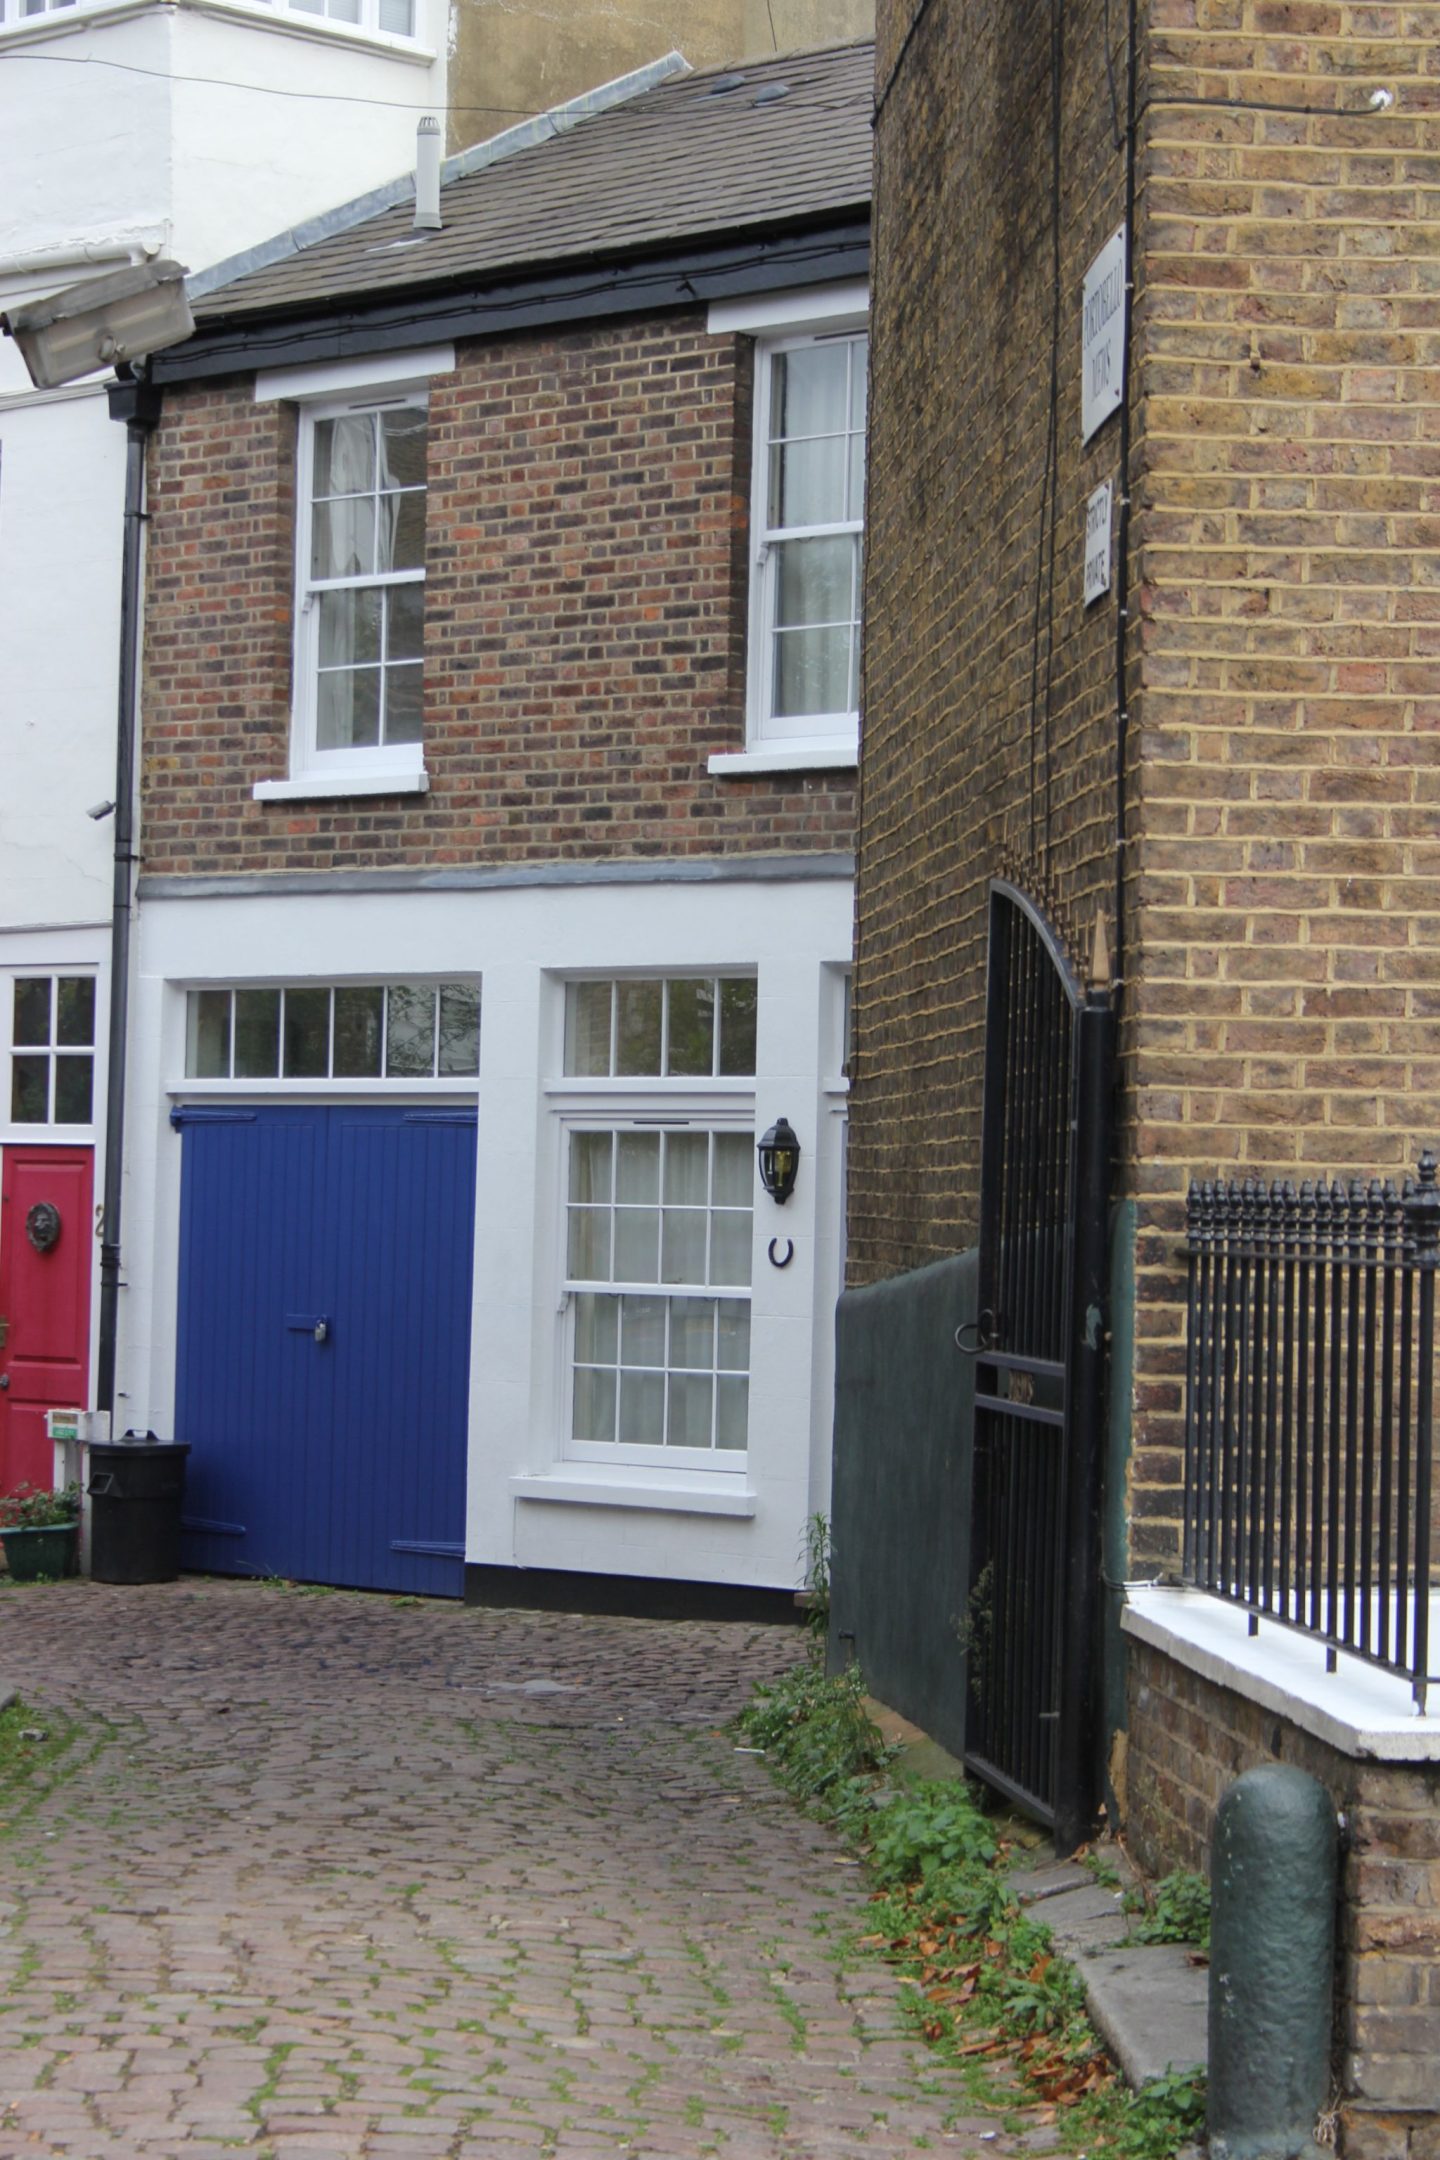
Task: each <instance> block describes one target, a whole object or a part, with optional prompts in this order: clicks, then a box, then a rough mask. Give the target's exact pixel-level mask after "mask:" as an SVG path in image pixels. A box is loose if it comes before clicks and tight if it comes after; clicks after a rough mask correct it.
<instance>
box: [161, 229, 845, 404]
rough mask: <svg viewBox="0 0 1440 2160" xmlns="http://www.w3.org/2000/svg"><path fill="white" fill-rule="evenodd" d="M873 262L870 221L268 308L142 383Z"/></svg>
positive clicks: (432, 340)
mask: <svg viewBox="0 0 1440 2160" xmlns="http://www.w3.org/2000/svg"><path fill="white" fill-rule="evenodd" d="M869 264H870V220H869V217H868V216H860V217H855V218H852V219H849V220H847V221H846V222H844V223H840V224H833V225H827V226H824V227H821V228H819V229H813V228H812V229H811V230H808V231H804V232H788V233H782V234H779V235H766V234H759V235H755V236H753V237H749V238H745V239H740V240H736V241H734V242H732V243H730V244H728V245H726V246H724V247H719V248H716V247H707V248H694V249H689V250H686V251H685V252H683V253H673V254H665V255H650V256H645V257H639V258H637V257H631V258H630V259H629V260H627V261H622V262H614V261H611V262H608V263H593V264H591V265H588V266H587V267H585V268H582V269H566V270H557V271H555V272H553V273H551V274H548V275H545V276H542V277H516V278H513V279H507V280H502V281H498V282H486V283H485V284H482V285H470V286H466V287H463V288H461V289H459V290H457V289H456V288H455V287H454V286H453V285H450V286H446V287H445V288H444V289H443V290H435V289H434V288H432V289H430V290H424V289H412V290H410V291H409V292H405V293H402V294H400V295H398V296H397V297H396V298H394V299H392V300H388V301H386V302H384V303H383V304H378V305H377V304H376V303H375V301H374V300H373V299H367V300H357V301H351V302H349V303H337V302H334V301H331V302H328V303H321V304H320V305H318V306H317V305H314V304H310V305H307V306H302V307H299V308H295V307H291V308H288V309H285V310H281V309H279V308H271V309H269V310H267V311H266V312H265V313H264V314H256V315H255V316H253V317H251V318H250V319H249V320H247V319H246V318H244V317H243V316H242V317H236V318H235V319H234V320H231V321H226V322H221V323H217V324H216V325H215V327H214V328H213V329H208V330H207V329H206V328H205V327H204V326H203V324H202V326H201V328H200V329H198V330H197V331H196V333H195V335H194V336H193V337H191V338H188V339H187V340H186V342H185V343H184V344H183V345H177V346H173V347H172V348H171V349H170V350H169V351H168V352H158V353H156V354H155V355H154V357H153V358H152V360H151V362H150V379H151V380H152V381H153V382H155V383H157V384H161V385H170V384H178V383H185V382H198V381H201V380H203V379H207V378H210V377H214V376H218V375H243V374H248V373H251V372H253V371H254V370H256V369H257V368H271V367H295V366H304V365H306V364H308V363H319V362H323V361H326V360H345V359H351V358H363V357H365V356H366V355H368V354H372V353H384V352H402V351H405V350H406V349H407V348H409V347H411V346H416V345H427V344H446V343H449V342H451V341H452V340H455V339H458V338H471V337H496V336H500V335H503V334H504V332H506V331H509V330H522V329H535V328H538V327H540V326H543V325H545V324H552V323H575V322H586V321H598V320H600V319H601V318H602V317H605V316H614V315H637V314H649V313H652V312H655V313H658V312H660V311H661V310H663V309H666V308H680V307H694V306H696V305H701V306H703V305H705V304H706V303H708V302H709V301H711V300H727V299H736V298H742V297H745V296H747V295H749V294H752V293H753V294H756V295H759V294H763V293H767V292H779V291H785V290H788V289H789V288H791V287H800V286H806V285H828V284H833V283H837V282H838V281H840V280H841V279H845V278H862V277H865V276H866V275H867V274H868V271H869Z"/></svg>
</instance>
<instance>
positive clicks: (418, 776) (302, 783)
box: [251, 770, 430, 802]
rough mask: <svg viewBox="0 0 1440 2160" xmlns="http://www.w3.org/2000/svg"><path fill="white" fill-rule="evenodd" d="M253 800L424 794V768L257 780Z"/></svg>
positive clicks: (426, 783) (427, 787) (426, 789)
mask: <svg viewBox="0 0 1440 2160" xmlns="http://www.w3.org/2000/svg"><path fill="white" fill-rule="evenodd" d="M251 792H252V794H253V795H254V797H255V800H256V802H314V801H318V800H319V798H320V797H321V796H325V795H428V794H429V792H430V775H429V773H427V772H420V771H418V770H417V771H414V772H393V773H309V774H303V773H302V774H301V776H300V777H299V778H298V779H296V780H257V781H256V783H255V786H254V788H253V789H252V790H251Z"/></svg>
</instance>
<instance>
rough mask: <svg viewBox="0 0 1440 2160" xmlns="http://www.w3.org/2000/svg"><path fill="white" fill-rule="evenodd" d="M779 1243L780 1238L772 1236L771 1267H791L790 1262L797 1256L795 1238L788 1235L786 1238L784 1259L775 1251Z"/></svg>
mask: <svg viewBox="0 0 1440 2160" xmlns="http://www.w3.org/2000/svg"><path fill="white" fill-rule="evenodd" d="M779 1243H780V1240H779V1238H778V1237H772V1238H771V1240H770V1265H771V1267H789V1265H790V1262H791V1261H792V1260H793V1259H794V1257H795V1240H794V1238H788V1237H787V1238H786V1240H785V1257H784V1259H783V1260H781V1259H780V1258H779V1257H778V1256H777V1254H776V1251H775V1248H776V1246H777V1245H778V1244H779Z"/></svg>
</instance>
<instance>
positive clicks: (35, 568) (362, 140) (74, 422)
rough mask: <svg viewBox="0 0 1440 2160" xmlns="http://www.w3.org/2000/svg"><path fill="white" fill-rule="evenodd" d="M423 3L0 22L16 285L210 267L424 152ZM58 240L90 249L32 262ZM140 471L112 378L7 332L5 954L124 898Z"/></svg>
mask: <svg viewBox="0 0 1440 2160" xmlns="http://www.w3.org/2000/svg"><path fill="white" fill-rule="evenodd" d="M418 7H419V10H420V19H421V22H422V25H424V24H425V23H426V20H427V11H428V16H429V23H428V27H429V29H430V31H431V33H432V38H433V43H432V46H431V47H430V48H429V49H428V50H426V51H424V52H421V51H419V50H418V49H417V51H416V52H415V53H411V52H408V51H403V50H402V49H400V48H398V47H396V46H393V45H381V44H379V43H378V42H377V41H375V40H373V39H372V40H369V41H368V42H367V41H365V40H363V39H360V38H357V37H354V36H351V35H345V36H333V35H331V34H329V33H327V32H326V31H324V30H317V29H316V28H315V27H314V26H313V25H310V24H307V23H305V22H304V20H303V18H296V17H294V16H292V15H289V14H288V13H287V12H286V11H285V10H284V9H283V8H282V7H280V6H278V5H277V6H275V7H272V8H261V7H259V6H258V5H257V6H255V7H251V8H249V9H244V8H239V7H236V8H229V9H225V8H218V7H202V6H197V5H188V4H182V5H179V6H174V5H168V4H167V5H158V4H157V5H151V6H141V7H138V8H137V7H131V6H126V7H123V8H117V9H112V10H106V9H94V10H91V11H89V12H85V11H77V12H76V13H75V14H74V15H71V14H70V13H69V11H66V12H65V13H62V14H60V15H52V16H43V17H39V18H35V19H34V20H33V21H30V22H26V23H24V24H22V25H21V26H20V27H19V28H18V29H7V30H5V31H3V32H0V307H4V306H6V305H8V304H13V303H14V302H16V301H18V300H21V299H26V298H35V297H38V296H40V295H42V294H44V293H48V292H53V291H56V290H58V289H60V288H61V287H63V286H65V285H67V284H73V283H76V282H79V281H80V280H81V279H82V278H83V277H85V276H87V275H91V274H100V273H102V272H104V271H107V270H113V269H115V268H117V267H119V266H120V265H119V264H117V262H116V261H114V260H99V261H94V262H89V263H87V261H86V260H85V259H84V251H85V250H86V249H89V250H91V251H92V253H96V252H98V253H100V254H102V255H103V254H105V253H107V252H108V253H109V254H110V255H112V256H113V255H114V253H115V251H116V249H117V248H122V247H124V246H125V245H127V244H128V245H130V247H131V252H132V254H133V256H134V257H135V258H136V259H140V258H141V257H143V254H144V253H145V252H146V251H148V252H150V253H154V252H156V251H164V252H168V253H172V254H175V255H177V256H178V257H179V259H180V260H181V261H183V262H185V263H187V264H188V265H189V266H190V267H191V268H192V269H199V268H201V267H203V266H204V265H205V264H207V263H209V262H213V261H214V260H216V259H217V258H219V257H223V256H228V255H230V254H232V253H234V252H235V251H236V250H238V249H240V248H243V247H249V246H251V245H254V244H255V243H257V242H259V241H261V240H264V239H267V238H269V237H270V236H271V235H272V234H273V233H275V232H276V231H279V230H283V229H284V228H286V227H288V226H290V225H293V224H295V223H297V222H298V221H300V220H302V219H304V218H307V217H310V216H313V215H314V214H316V213H317V212H320V211H323V210H327V209H330V208H333V207H334V206H335V205H336V204H337V203H341V202H344V201H346V200H348V199H349V198H350V197H352V196H355V195H357V194H361V193H363V192H364V191H366V190H367V189H369V188H372V187H375V186H378V185H379V184H380V183H382V182H383V181H386V180H388V179H391V178H393V177H395V176H396V175H397V174H399V173H401V172H404V171H405V170H407V169H408V168H409V167H410V165H411V164H412V163H413V156H414V142H415V125H416V120H417V117H418V114H417V111H416V110H414V109H413V108H415V107H421V108H424V107H426V106H427V103H434V104H435V109H436V110H437V111H443V101H444V73H445V64H446V63H445V49H446V42H447V41H446V37H445V35H444V25H443V22H437V21H436V20H435V19H434V18H435V17H436V16H443V13H444V0H418ZM195 77H213V78H218V81H216V82H210V83H205V82H200V81H195V80H190V79H189V78H195ZM241 86H243V87H241ZM311 91H314V92H319V93H323V96H322V97H321V98H319V99H318V100H316V99H311V98H309V97H307V96H304V95H301V93H306V92H311ZM282 93H283V94H282ZM37 250H58V251H65V250H69V251H71V252H72V253H73V254H74V256H75V260H74V261H73V263H71V264H70V265H69V266H68V267H64V266H54V267H51V268H48V269H42V270H32V271H30V272H29V273H25V272H23V271H21V270H19V269H16V268H15V267H13V264H14V259H15V258H17V257H21V256H30V255H33V254H34V253H35V252H36V251H37ZM6 262H9V263H11V264H12V267H11V268H9V269H8V270H7V269H6V268H5V267H4V264H5V263H6ZM124 470H125V437H124V430H123V429H122V428H120V427H118V426H116V425H115V423H113V422H112V421H111V420H110V418H109V416H108V413H107V410H106V405H105V397H104V390H103V384H102V382H101V381H100V380H99V379H98V378H92V379H91V380H89V381H88V382H87V383H85V384H82V385H67V386H65V387H64V388H62V389H60V390H57V391H51V392H37V391H35V390H33V389H32V387H31V384H30V380H29V377H28V375H27V374H26V372H25V368H24V365H23V363H22V361H21V359H20V356H19V353H18V351H17V350H16V348H15V347H14V345H13V344H12V343H11V341H10V340H9V339H8V338H6V339H0V667H3V674H0V769H3V773H4V786H3V789H0V963H3V962H4V960H5V958H6V938H7V936H8V934H9V933H11V932H12V931H14V930H17V929H25V928H30V927H33V926H35V925H38V924H46V923H59V922H63V923H70V924H79V923H89V922H99V921H101V920H102V919H106V918H108V913H109V907H110V877H111V872H110V849H111V833H112V828H111V826H110V825H109V824H108V823H99V824H97V823H95V822H93V821H92V820H90V819H89V818H87V817H86V815H85V812H86V809H87V808H88V807H89V806H90V805H92V804H95V803H97V802H101V801H104V800H106V799H108V798H109V797H110V796H111V795H112V794H113V793H114V787H115V713H116V689H117V654H118V640H119V620H120V615H119V608H120V601H119V580H120V552H121V521H122V509H123V502H124ZM142 724H143V715H142ZM107 950H108V939H105V938H102V939H101V940H100V941H99V943H98V945H97V947H96V949H95V950H94V951H93V952H92V953H91V954H90V955H89V957H90V958H91V959H93V960H95V961H102V960H103V958H104V955H105V952H106V951H107Z"/></svg>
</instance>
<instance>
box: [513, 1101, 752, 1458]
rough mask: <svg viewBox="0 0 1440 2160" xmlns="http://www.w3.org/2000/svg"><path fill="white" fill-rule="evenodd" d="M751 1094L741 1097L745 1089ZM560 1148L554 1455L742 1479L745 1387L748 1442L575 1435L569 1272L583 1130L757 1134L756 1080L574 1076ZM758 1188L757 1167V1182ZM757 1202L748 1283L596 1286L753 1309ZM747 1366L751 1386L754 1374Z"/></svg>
mask: <svg viewBox="0 0 1440 2160" xmlns="http://www.w3.org/2000/svg"><path fill="white" fill-rule="evenodd" d="M741 1089H743V1090H744V1092H743V1093H741V1092H740V1090H741ZM551 1108H552V1110H553V1111H554V1112H555V1131H556V1140H557V1150H558V1165H557V1169H558V1175H557V1180H556V1187H557V1199H558V1212H557V1217H556V1223H555V1253H556V1261H557V1268H558V1283H559V1316H560V1327H559V1331H558V1343H559V1367H560V1371H559V1377H560V1386H559V1390H558V1405H559V1413H560V1415H559V1429H558V1432H557V1435H556V1449H555V1457H556V1461H557V1464H558V1465H559V1466H561V1467H562V1468H565V1469H569V1470H572V1471H574V1472H576V1473H578V1474H580V1475H582V1476H583V1475H587V1474H594V1473H596V1472H597V1471H601V1470H603V1468H604V1466H606V1465H612V1466H614V1467H615V1468H616V1469H618V1470H621V1471H623V1472H634V1471H636V1470H650V1471H655V1472H665V1471H674V1472H678V1473H683V1475H684V1477H685V1478H686V1479H689V1478H696V1477H699V1478H708V1479H723V1478H735V1479H736V1480H738V1481H740V1482H741V1483H743V1481H744V1480H745V1478H746V1476H747V1474H748V1470H749V1464H750V1448H749V1433H750V1424H749V1407H748V1393H747V1418H746V1445H745V1447H744V1448H681V1447H671V1446H666V1445H665V1444H663V1443H658V1442H643V1443H642V1442H628V1441H622V1440H615V1441H599V1440H576V1439H574V1438H573V1437H572V1429H573V1426H574V1410H575V1295H576V1294H577V1286H576V1285H574V1284H572V1282H571V1279H570V1272H569V1242H570V1240H569V1230H570V1221H569V1193H570V1177H569V1169H570V1145H571V1141H572V1139H573V1138H574V1137H575V1135H576V1134H579V1133H586V1132H605V1133H619V1132H626V1131H630V1132H703V1133H705V1134H707V1135H708V1134H713V1133H726V1132H730V1133H735V1132H743V1133H745V1134H746V1135H747V1137H749V1138H751V1139H752V1140H753V1137H754V1126H755V1094H754V1083H753V1081H751V1080H749V1079H746V1080H744V1081H739V1082H737V1081H729V1082H720V1083H718V1084H717V1083H716V1082H714V1081H712V1082H709V1083H706V1082H704V1081H700V1082H697V1081H693V1080H690V1081H679V1082H678V1083H677V1082H676V1081H668V1082H663V1083H660V1084H659V1085H656V1084H655V1083H653V1082H649V1083H647V1082H646V1081H644V1080H641V1081H640V1082H639V1083H638V1084H637V1082H636V1081H635V1080H633V1079H631V1080H628V1081H618V1082H617V1081H614V1080H610V1081H603V1082H602V1081H595V1080H590V1081H567V1082H565V1083H563V1084H562V1087H561V1088H560V1089H557V1090H554V1091H551ZM755 1186H757V1187H758V1171H757V1174H756V1179H755ZM755 1207H756V1200H755V1194H754V1190H753V1189H752V1200H751V1268H750V1281H749V1282H748V1283H746V1284H744V1285H743V1286H739V1285H718V1286H712V1285H710V1284H705V1283H697V1284H687V1283H629V1282H626V1283H619V1282H617V1283H605V1284H603V1285H600V1284H597V1285H594V1286H587V1287H594V1288H596V1289H598V1290H600V1291H601V1292H602V1293H603V1294H607V1295H609V1294H613V1295H616V1296H624V1295H627V1294H628V1295H633V1296H639V1297H649V1296H660V1297H687V1296H691V1297H703V1298H713V1299H720V1298H732V1299H743V1301H744V1302H745V1303H746V1304H747V1305H748V1306H749V1307H750V1310H751V1313H752V1315H753V1312H754V1273H755V1269H754V1222H755ZM751 1350H752V1357H751V1363H749V1364H747V1366H746V1374H745V1377H746V1382H747V1390H748V1388H749V1385H750V1383H751V1382H752V1380H753V1335H752V1345H751Z"/></svg>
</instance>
